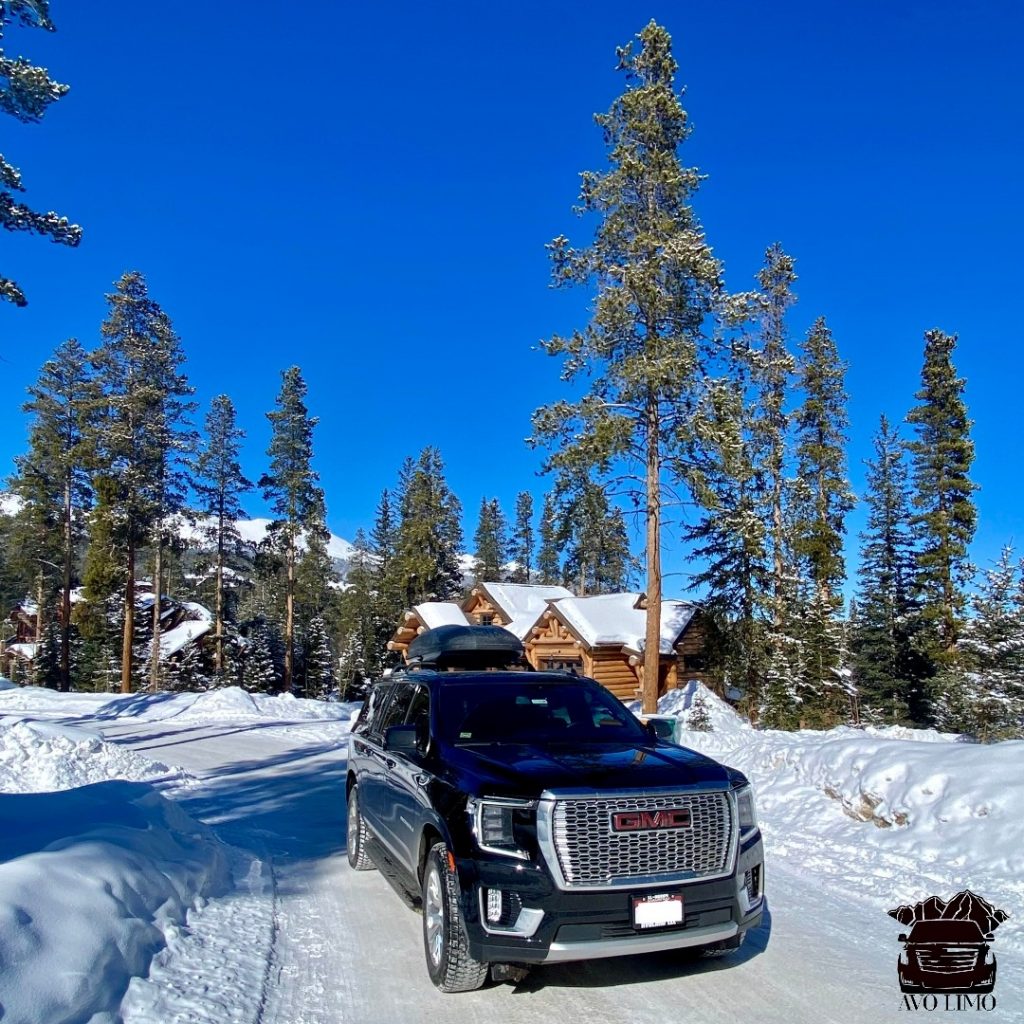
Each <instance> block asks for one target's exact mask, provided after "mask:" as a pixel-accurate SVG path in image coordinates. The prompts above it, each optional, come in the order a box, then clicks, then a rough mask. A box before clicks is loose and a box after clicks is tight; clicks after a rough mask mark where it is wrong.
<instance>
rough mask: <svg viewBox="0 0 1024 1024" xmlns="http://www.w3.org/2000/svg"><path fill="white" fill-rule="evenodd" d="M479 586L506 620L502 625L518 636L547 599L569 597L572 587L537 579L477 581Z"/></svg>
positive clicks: (524, 635)
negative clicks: (533, 580) (527, 580)
mask: <svg viewBox="0 0 1024 1024" xmlns="http://www.w3.org/2000/svg"><path fill="white" fill-rule="evenodd" d="M480 586H481V587H482V588H483V589H484V590H486V592H487V594H488V596H489V597H490V598H491V600H492V601H493V602H494V603H495V604H496V605H497V606H498V607H499V608H500V609H501V610H502V612H503V613H504V615H505V617H506V618H507V619H508V620H509V622H508V625H507V626H505V628H506V629H507V630H508V631H509V632H510V633H514V634H515V635H516V636H517V637H519V639H520V640H522V639H524V638H525V637H526V634H527V633H529V631H530V628H531V627H532V626H535V625H536V624H537V620H538V619H539V618H540V616H541V614H542V613H543V612H544V610H545V609H546V608H547V606H548V603H549V602H550V601H560V600H561V599H562V598H565V597H572V591H571V590H567V589H566V588H565V587H552V586H547V585H545V584H540V583H481V584H480Z"/></svg>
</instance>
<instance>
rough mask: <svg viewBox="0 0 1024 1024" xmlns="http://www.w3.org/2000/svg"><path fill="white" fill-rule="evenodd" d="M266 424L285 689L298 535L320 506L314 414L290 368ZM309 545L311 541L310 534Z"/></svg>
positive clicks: (265, 484)
mask: <svg viewBox="0 0 1024 1024" xmlns="http://www.w3.org/2000/svg"><path fill="white" fill-rule="evenodd" d="M267 419H269V420H270V425H271V439H270V447H269V448H268V449H267V455H269V456H270V471H269V472H268V473H265V474H264V475H263V476H262V477H261V478H260V482H259V486H260V487H262V488H263V496H264V498H265V499H266V500H267V501H268V502H270V505H271V508H272V509H273V511H274V514H275V515H276V516H277V519H276V520H275V521H274V523H273V524H272V525H271V533H272V535H273V536H274V537H275V538H277V540H278V541H279V542H280V544H281V547H282V550H283V552H284V559H285V576H286V583H285V621H284V678H283V686H284V691H285V693H290V692H291V689H292V686H293V684H294V681H295V680H294V668H295V585H296V567H297V564H298V556H299V539H300V537H301V535H302V533H303V531H304V530H308V529H310V528H311V527H312V528H314V532H316V528H317V527H319V524H320V521H321V519H322V512H323V507H324V502H323V491H322V489H321V488H320V487H319V485H318V480H319V476H318V475H317V473H315V472H314V470H313V465H312V463H313V428H314V427H315V426H316V424H317V420H316V418H315V417H311V416H310V415H309V410H308V409H307V408H306V382H305V381H304V380H303V379H302V371H301V370H300V369H299V368H298V367H297V366H292V367H290V368H289V369H287V370H285V371H283V373H282V374H281V390H280V392H279V393H278V396H277V408H276V409H275V410H274V411H273V412H268V413H267ZM314 543H316V539H315V538H314Z"/></svg>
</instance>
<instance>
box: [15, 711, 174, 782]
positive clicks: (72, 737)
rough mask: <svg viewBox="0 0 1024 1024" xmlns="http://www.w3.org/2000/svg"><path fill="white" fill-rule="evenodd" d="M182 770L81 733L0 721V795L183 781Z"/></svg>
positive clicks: (50, 726)
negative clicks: (111, 783) (108, 784)
mask: <svg viewBox="0 0 1024 1024" xmlns="http://www.w3.org/2000/svg"><path fill="white" fill-rule="evenodd" d="M189 778H190V777H189V776H188V775H187V774H186V773H185V772H183V771H182V770H181V769H180V768H168V767H167V765H165V764H161V763H160V762H159V761H151V760H150V759H149V758H148V757H143V756H142V755H141V754H137V753H135V751H133V750H130V749H129V748H127V747H123V746H119V745H118V744H116V743H106V742H104V741H103V740H102V739H100V737H99V736H96V735H93V734H91V733H88V732H86V731H84V730H81V729H71V728H68V727H64V726H56V725H53V724H51V723H48V722H47V723H43V722H15V723H13V724H11V725H7V724H5V723H3V722H0V793H41V792H47V791H51V790H63V789H74V788H75V787H77V786H85V785H88V784H89V783H91V782H103V781H105V780H107V779H125V780H128V781H134V782H156V781H158V780H160V781H169V780H175V781H179V782H181V781H185V780H186V779H189Z"/></svg>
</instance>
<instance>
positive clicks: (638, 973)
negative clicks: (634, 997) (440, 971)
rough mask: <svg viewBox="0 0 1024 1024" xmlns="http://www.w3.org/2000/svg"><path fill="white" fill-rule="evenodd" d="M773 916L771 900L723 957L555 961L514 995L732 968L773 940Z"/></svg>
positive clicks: (674, 953)
mask: <svg viewBox="0 0 1024 1024" xmlns="http://www.w3.org/2000/svg"><path fill="white" fill-rule="evenodd" d="M771 932H772V915H771V909H770V908H769V906H768V904H767V902H766V903H765V908H764V916H763V917H762V918H761V923H760V925H758V927H757V928H755V929H753V930H751V931H750V932H748V933H747V937H746V940H745V941H744V943H743V945H742V946H741V947H740V948H739V949H738V950H736V952H734V953H729V954H728V955H727V956H722V957H702V956H701V955H700V954H699V953H696V952H694V951H692V950H685V949H675V950H671V949H670V950H665V951H663V952H660V953H647V954H645V955H636V956H620V957H608V958H603V959H600V960H585V961H580V962H578V963H571V964H552V965H551V966H550V967H539V968H535V969H534V970H532V971H531V972H530V973H529V974H528V975H527V976H526V978H525V979H524V980H523V981H521V982H520V983H519V984H518V985H516V986H515V988H514V990H513V994H514V995H529V994H531V993H534V992H540V991H541V990H543V989H548V988H610V987H613V986H616V985H640V984H644V983H646V982H650V981H667V980H670V979H672V978H686V977H691V976H695V975H699V974H710V973H712V972H714V971H728V970H732V969H734V968H736V967H739V966H740V965H741V964H744V963H746V962H747V961H748V960H753V959H754V957H756V956H760V955H761V954H762V953H763V952H764V951H765V950H766V949H767V948H768V942H769V940H770V939H771Z"/></svg>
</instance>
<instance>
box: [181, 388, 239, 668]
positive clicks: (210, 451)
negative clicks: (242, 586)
mask: <svg viewBox="0 0 1024 1024" xmlns="http://www.w3.org/2000/svg"><path fill="white" fill-rule="evenodd" d="M244 437H245V431H244V430H240V429H239V428H238V425H237V421H236V416H235V406H234V403H233V402H232V401H231V399H230V398H229V397H228V396H227V395H217V397H216V398H214V400H213V401H212V403H211V404H210V411H209V412H208V413H207V416H206V430H205V437H204V439H203V443H202V446H201V448H200V450H199V454H198V457H197V459H196V464H195V472H194V476H195V482H194V486H195V492H196V495H197V496H198V498H199V511H200V512H202V513H204V514H205V515H206V516H207V517H208V524H209V525H208V528H207V533H208V536H209V539H210V540H211V541H212V542H213V544H214V547H215V550H216V562H215V567H216V568H215V579H214V588H215V589H214V634H213V643H214V674H215V675H216V676H218V677H220V676H221V675H223V674H224V671H225V668H224V636H225V633H224V569H225V567H227V566H228V564H229V563H228V559H229V556H230V554H231V553H232V552H233V551H235V550H236V549H237V547H238V543H239V540H240V538H239V534H238V527H237V526H236V525H235V524H236V522H237V521H238V520H239V519H242V518H243V517H244V515H245V513H244V512H243V511H242V502H241V498H242V495H243V494H244V493H245V492H246V491H248V490H249V489H250V488H251V487H252V484H251V483H250V482H249V481H248V480H247V479H246V477H245V475H244V474H243V473H242V467H241V464H240V462H239V457H240V454H241V447H242V439H243V438H244ZM218 685H221V681H220V680H219V679H218Z"/></svg>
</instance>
